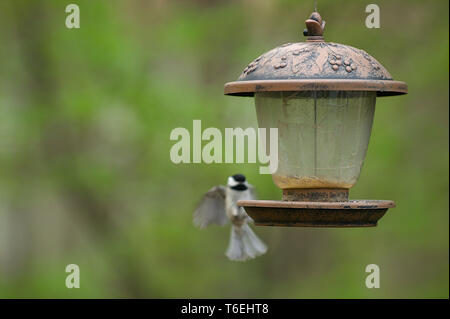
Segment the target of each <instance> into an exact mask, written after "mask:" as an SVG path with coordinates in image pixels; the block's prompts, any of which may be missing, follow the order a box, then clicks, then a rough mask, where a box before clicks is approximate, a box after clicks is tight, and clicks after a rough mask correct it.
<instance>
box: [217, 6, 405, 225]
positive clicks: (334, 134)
mask: <svg viewBox="0 0 450 319" xmlns="http://www.w3.org/2000/svg"><path fill="white" fill-rule="evenodd" d="M305 23H306V29H305V31H304V35H305V36H306V37H307V39H306V42H300V43H287V44H284V45H281V46H279V47H277V48H275V49H273V50H271V51H269V52H267V53H265V54H263V55H261V56H260V57H258V58H256V59H255V60H254V61H253V62H251V63H250V64H249V65H248V66H247V67H246V68H245V69H244V71H243V73H242V74H241V76H240V77H239V79H238V80H237V81H235V82H229V83H226V84H225V94H226V95H232V96H253V97H254V98H255V105H256V114H257V119H258V126H259V127H261V128H271V127H276V128H278V145H279V151H278V170H277V171H276V172H275V173H274V174H272V178H273V181H274V183H275V185H276V186H277V187H279V188H280V189H282V191H283V197H282V200H281V201H273V200H243V201H239V202H238V205H239V206H241V207H244V209H245V211H246V212H247V213H248V215H250V216H251V217H252V218H253V220H254V221H255V224H256V225H268V226H310V227H358V226H376V224H377V221H378V220H379V219H380V218H381V217H382V216H383V215H384V214H385V213H386V211H387V210H388V208H392V207H395V203H394V202H393V201H390V200H349V199H348V193H349V189H350V188H352V187H353V186H354V185H355V183H356V182H357V180H358V177H359V174H360V171H361V167H362V165H363V162H364V158H365V156H366V151H367V147H368V143H369V138H370V134H371V128H372V122H373V117H374V111H375V102H376V98H377V97H382V96H392V95H400V94H406V93H407V91H408V88H407V85H406V83H404V82H399V81H394V80H393V79H392V77H391V75H390V74H389V72H388V71H387V70H386V69H385V68H384V67H383V66H382V65H381V64H380V63H379V62H378V61H377V60H375V59H374V58H373V57H372V56H371V55H369V54H368V53H366V52H365V51H363V50H360V49H356V48H354V47H351V46H348V45H343V44H338V43H332V42H325V41H324V38H323V30H324V26H325V21H322V18H321V16H320V15H319V13H317V12H313V13H312V14H311V16H310V18H309V19H307V20H306V21H305ZM266 131H268V130H266ZM266 140H267V141H269V138H268V137H267V138H266Z"/></svg>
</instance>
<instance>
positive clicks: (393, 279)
mask: <svg viewBox="0 0 450 319" xmlns="http://www.w3.org/2000/svg"><path fill="white" fill-rule="evenodd" d="M69 3H77V4H78V5H79V6H80V9H81V28H80V29H71V30H69V29H67V28H66V27H65V25H64V22H65V19H66V15H67V14H66V13H65V7H66V5H67V4H69ZM369 3H371V2H367V1H359V0H358V1H344V0H333V1H331V0H321V1H319V3H318V8H319V11H320V12H321V14H322V16H323V17H324V19H325V20H326V21H327V28H326V29H325V37H326V39H327V40H328V41H333V42H339V43H345V44H348V45H352V46H355V47H358V48H361V49H364V50H366V51H367V52H369V53H370V54H372V55H373V56H374V57H376V58H377V59H378V60H379V61H380V62H381V63H383V65H384V66H385V67H386V68H387V69H388V70H389V71H390V72H391V74H392V75H393V76H394V78H395V79H398V80H403V81H406V82H407V83H408V85H409V94H408V95H406V96H401V97H392V98H381V99H379V100H378V101H377V111H376V115H375V122H374V126H373V131H372V133H373V134H372V138H371V141H370V145H369V151H368V154H367V159H366V161H365V165H364V168H363V171H362V173H361V177H360V180H359V182H358V184H357V185H356V186H355V187H354V189H352V191H351V197H352V198H373V199H393V200H395V201H396V203H397V208H395V209H391V210H390V211H389V212H388V213H387V215H386V216H385V217H384V218H383V219H382V220H381V221H380V223H379V226H378V227H375V228H371V229H304V228H295V229H294V228H264V227H258V228H257V229H256V231H257V233H258V234H259V235H260V237H261V238H263V239H264V241H265V242H266V243H267V244H268V246H269V252H268V253H267V255H265V256H263V257H260V258H258V259H256V260H254V261H250V262H247V263H233V262H230V261H228V260H227V259H226V257H225V256H224V251H225V249H226V246H227V243H228V239H229V231H230V230H229V228H220V227H211V228H210V229H207V230H204V231H199V230H198V229H195V228H194V227H193V226H192V222H191V217H192V212H193V210H194V208H195V206H196V204H197V202H198V200H199V199H200V198H201V196H202V194H203V193H204V192H205V191H206V190H208V189H209V188H210V187H211V186H213V185H216V184H220V183H225V181H226V176H228V175H230V174H234V173H237V172H242V173H244V174H246V175H247V177H248V179H249V180H250V181H251V182H252V183H253V184H254V185H257V188H258V191H259V194H260V197H261V198H267V199H269V198H270V199H277V198H280V194H281V192H280V190H278V189H277V188H276V187H275V186H274V184H273V183H272V180H271V177H270V176H267V175H259V174H258V164H244V165H238V164H234V165H232V164H216V165H206V164H180V165H175V164H173V163H172V162H171V161H170V158H169V150H170V147H171V146H172V145H173V142H172V141H170V140H169V135H170V132H171V130H172V129H173V128H176V127H186V128H188V129H190V128H191V127H192V120H193V119H201V120H202V125H203V127H205V128H206V127H211V126H213V127H218V128H225V127H244V128H245V127H248V126H254V127H255V126H256V116H255V112H254V108H253V101H252V99H246V98H234V97H225V96H223V84H224V83H225V82H228V81H231V80H234V79H236V78H237V76H238V75H239V74H240V72H241V71H242V69H243V68H244V67H245V66H246V64H247V63H248V62H249V61H251V60H252V59H254V58H255V57H257V56H258V55H260V54H261V53H263V52H265V51H267V50H269V49H271V48H273V47H275V46H277V45H280V44H283V43H287V42H294V41H303V37H302V35H301V32H302V30H303V28H304V25H303V21H304V19H305V18H306V17H307V16H308V15H309V14H310V13H311V11H312V9H313V1H312V0H311V1H298V0H279V1H275V0H242V1H237V0H236V1H230V0H229V1H225V0H223V1H219V0H203V1H200V0H196V1H194V0H189V1H181V0H179V1H164V0H158V1H156V0H155V1H143V0H142V1H138V0H127V1H125V0H122V1H118V0H115V1H113V0H110V1H106V0H98V1H88V0H73V1H61V0H42V1H39V0H29V1H25V0H14V1H13V0H8V1H1V3H0V176H1V178H0V297H7V298H13V297H21V298H23V297H61V298H63V297H64V298H66V297H69V298H71V297H74V298H81V297H88V298H90V297H150V298H151V297H157V298H173V297H180V298H197V297H223V298H231V297H235V298H241V297H256V298H257V297H264V298H316V297H320V298H391V297H399V298H421V297H425V298H431V297H445V298H448V296H449V277H448V274H449V263H448V260H449V245H448V243H449V242H448V235H449V232H448V231H449V218H448V216H449V215H448V192H449V181H448V163H449V150H448V84H449V83H448V74H449V73H448V71H449V65H448V54H449V51H448V48H449V43H448V40H449V34H448V1H446V0H442V1H438V0H435V1H411V0H408V1H406V0H395V1H385V0H384V1H382V0H380V1H377V2H376V3H377V4H378V5H379V6H380V8H381V28H380V29H367V28H366V27H365V25H364V20H365V17H366V15H367V14H366V13H365V6H366V5H367V4H369ZM70 263H76V264H78V265H79V266H80V269H81V289H67V288H66V287H65V285H64V282H65V277H66V275H67V274H66V273H65V267H66V265H67V264H70ZM370 263H376V264H378V265H379V266H380V268H381V288H380V289H367V288H366V287H365V284H364V282H365V277H366V275H367V274H366V273H365V272H364V269H365V266H366V265H367V264H370Z"/></svg>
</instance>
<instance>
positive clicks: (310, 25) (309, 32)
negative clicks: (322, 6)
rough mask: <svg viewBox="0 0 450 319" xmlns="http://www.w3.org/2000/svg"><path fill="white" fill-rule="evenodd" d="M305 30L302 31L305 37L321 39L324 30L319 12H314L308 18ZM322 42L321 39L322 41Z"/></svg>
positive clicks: (323, 22)
mask: <svg viewBox="0 0 450 319" xmlns="http://www.w3.org/2000/svg"><path fill="white" fill-rule="evenodd" d="M305 24H306V29H305V30H304V31H303V35H304V36H306V37H315V38H317V37H322V35H323V30H324V29H325V20H322V17H321V16H320V14H319V12H316V11H314V12H313V13H311V15H310V16H309V18H308V19H307V20H306V21H305ZM322 40H323V39H322Z"/></svg>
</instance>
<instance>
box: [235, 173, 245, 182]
mask: <svg viewBox="0 0 450 319" xmlns="http://www.w3.org/2000/svg"><path fill="white" fill-rule="evenodd" d="M232 177H233V179H234V180H235V181H236V182H240V183H243V182H245V176H244V175H242V174H236V175H233V176H232Z"/></svg>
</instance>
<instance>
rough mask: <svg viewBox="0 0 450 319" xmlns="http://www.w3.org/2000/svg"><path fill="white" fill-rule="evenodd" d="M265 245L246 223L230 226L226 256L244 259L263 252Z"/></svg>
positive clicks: (236, 259) (264, 251)
mask: <svg viewBox="0 0 450 319" xmlns="http://www.w3.org/2000/svg"><path fill="white" fill-rule="evenodd" d="M266 251H267V246H266V245H265V244H264V243H263V242H262V241H261V239H259V237H258V236H256V234H255V233H254V232H253V230H252V229H251V228H250V226H249V225H248V224H247V223H244V224H243V225H242V226H235V225H233V226H232V227H231V238H230V244H229V246H228V249H227V252H226V256H227V257H228V258H229V259H231V260H234V261H245V260H248V259H253V258H255V257H257V256H260V255H262V254H265V253H266Z"/></svg>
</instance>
